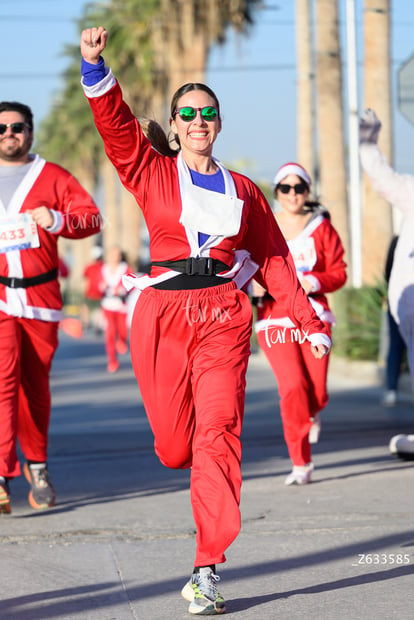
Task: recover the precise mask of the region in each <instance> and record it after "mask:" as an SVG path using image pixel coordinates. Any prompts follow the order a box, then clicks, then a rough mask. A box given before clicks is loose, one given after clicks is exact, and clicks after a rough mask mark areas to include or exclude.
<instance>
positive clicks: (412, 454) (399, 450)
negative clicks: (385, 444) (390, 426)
mask: <svg viewBox="0 0 414 620" xmlns="http://www.w3.org/2000/svg"><path fill="white" fill-rule="evenodd" d="M389 449H390V452H391V454H395V455H396V456H399V457H400V458H402V459H406V460H409V461H411V460H414V435H394V437H392V438H391V441H390V444H389Z"/></svg>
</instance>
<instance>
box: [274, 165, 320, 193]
mask: <svg viewBox="0 0 414 620" xmlns="http://www.w3.org/2000/svg"><path fill="white" fill-rule="evenodd" d="M289 174H296V176H298V177H299V178H300V179H302V180H303V181H305V183H306V184H307V185H308V186H309V187H310V186H311V185H312V179H311V178H310V176H309V174H308V173H307V172H306V170H305V168H304V167H303V166H301V165H300V164H295V163H294V162H290V163H288V164H284V165H283V166H281V167H280V168H279V170H278V171H277V172H276V176H275V178H274V181H273V182H274V184H275V187H277V186H278V185H279V183H280V182H281V181H282V180H283V179H284V178H285V177H287V176H288V175H289Z"/></svg>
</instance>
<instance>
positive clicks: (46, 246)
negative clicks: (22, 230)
mask: <svg viewBox="0 0 414 620" xmlns="http://www.w3.org/2000/svg"><path fill="white" fill-rule="evenodd" d="M0 199H1V196H0ZM40 206H46V207H48V208H49V209H51V210H52V211H53V212H54V213H55V220H56V225H55V227H53V228H52V230H53V232H49V231H47V230H44V229H43V228H41V227H40V226H37V227H36V225H34V224H32V225H33V226H35V227H36V228H37V232H38V236H39V244H40V245H39V247H28V248H26V249H20V250H13V251H3V252H1V253H0V276H2V277H8V278H32V277H36V276H39V275H42V274H45V273H48V272H50V271H52V270H54V269H56V270H58V268H59V258H58V248H57V244H58V238H59V236H60V235H61V236H62V237H66V238H70V239H81V238H83V237H88V236H89V235H92V234H95V233H97V232H99V230H100V227H101V218H100V215H99V210H98V208H97V206H96V205H95V203H94V202H93V200H92V198H91V196H90V195H89V194H88V193H87V192H86V190H84V189H83V187H82V186H81V185H80V184H79V183H78V181H77V180H76V179H75V178H74V177H73V176H72V175H71V174H70V173H69V172H68V171H67V170H65V169H64V168H61V167H60V166H58V165H56V164H53V163H50V162H46V161H45V160H44V159H42V158H41V157H39V156H35V159H34V161H33V163H32V165H31V166H30V167H29V168H28V172H27V174H26V176H25V177H24V179H23V180H22V182H21V183H20V185H19V187H18V189H17V190H16V192H15V194H14V196H13V198H12V200H11V202H10V204H9V206H8V208H7V211H6V208H5V206H4V205H3V204H2V203H1V201H0V224H2V226H4V225H6V224H5V222H6V223H7V222H8V221H10V220H12V219H13V218H14V221H15V222H16V221H17V222H18V221H19V220H18V218H19V216H20V215H21V214H24V213H25V212H26V211H28V210H32V209H35V208H36V207H40ZM18 226H19V224H17V227H16V224H13V225H11V226H10V230H9V231H7V230H6V232H5V233H4V232H3V234H6V235H7V234H9V235H10V236H11V237H13V236H16V235H19V229H18ZM2 230H3V228H2ZM61 308H62V298H61V294H60V288H59V282H58V279H57V277H55V278H53V279H52V280H50V281H48V282H46V283H42V284H37V285H36V286H30V287H28V288H11V287H10V286H6V285H5V284H2V283H0V310H1V311H3V312H5V313H6V314H9V315H12V316H19V317H26V318H36V319H41V320H44V321H58V320H60V318H61Z"/></svg>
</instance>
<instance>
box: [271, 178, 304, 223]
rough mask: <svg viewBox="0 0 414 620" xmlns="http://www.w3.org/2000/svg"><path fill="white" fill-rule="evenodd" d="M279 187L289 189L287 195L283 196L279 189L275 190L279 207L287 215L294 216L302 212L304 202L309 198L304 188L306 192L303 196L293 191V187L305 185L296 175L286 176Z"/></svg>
mask: <svg viewBox="0 0 414 620" xmlns="http://www.w3.org/2000/svg"><path fill="white" fill-rule="evenodd" d="M280 185H290V186H291V188H290V190H289V192H288V193H287V194H284V193H283V192H281V191H280V189H277V190H276V199H277V201H278V202H279V203H280V206H281V207H282V209H283V210H284V211H287V212H288V213H292V214H296V213H301V212H302V211H303V207H304V206H305V202H306V200H307V198H308V196H309V189H308V188H307V186H306V190H305V192H304V193H303V194H298V193H296V191H295V190H294V186H295V185H302V186H303V185H306V183H305V182H304V181H303V179H301V178H300V177H298V176H297V175H296V174H288V175H287V176H286V177H285V178H284V179H282V180H281V181H280Z"/></svg>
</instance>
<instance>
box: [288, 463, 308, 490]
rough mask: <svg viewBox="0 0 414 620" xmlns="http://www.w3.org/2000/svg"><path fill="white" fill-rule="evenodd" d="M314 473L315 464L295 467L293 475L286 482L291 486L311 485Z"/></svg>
mask: <svg viewBox="0 0 414 620" xmlns="http://www.w3.org/2000/svg"><path fill="white" fill-rule="evenodd" d="M312 472H313V463H308V464H307V465H303V466H300V465H294V466H293V469H292V471H291V473H290V474H289V476H288V477H287V478H286V480H285V484H286V485H287V486H290V485H291V484H299V485H302V484H309V482H311V477H312Z"/></svg>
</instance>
